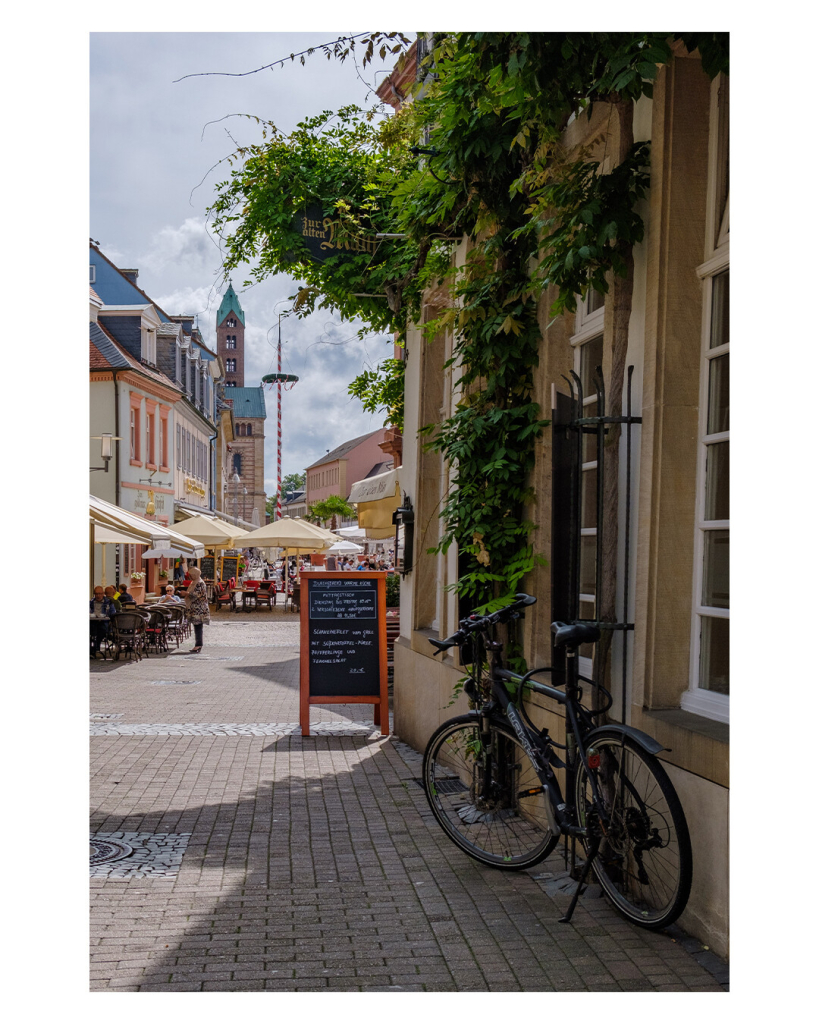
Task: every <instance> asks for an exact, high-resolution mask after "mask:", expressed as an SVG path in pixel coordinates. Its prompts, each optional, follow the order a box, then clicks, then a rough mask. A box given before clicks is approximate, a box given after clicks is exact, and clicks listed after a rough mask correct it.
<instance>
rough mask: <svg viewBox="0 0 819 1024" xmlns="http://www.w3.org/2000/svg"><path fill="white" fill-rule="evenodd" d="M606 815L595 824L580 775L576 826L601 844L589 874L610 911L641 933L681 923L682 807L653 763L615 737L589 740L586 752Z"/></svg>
mask: <svg viewBox="0 0 819 1024" xmlns="http://www.w3.org/2000/svg"><path fill="white" fill-rule="evenodd" d="M586 754H587V758H588V760H589V767H590V770H591V773H592V774H593V775H594V777H595V780H596V782H597V786H598V790H599V793H600V796H601V798H602V800H603V803H604V805H605V807H606V811H607V813H608V816H609V825H608V828H607V829H606V832H605V834H604V833H603V830H602V828H601V827H600V824H599V822H598V820H597V814H596V811H595V808H594V803H593V800H592V789H591V783H590V781H589V777H588V775H587V773H586V770H585V768H584V767H583V766H582V765H581V766H580V768H579V770H578V773H577V776H576V792H575V799H576V806H577V813H578V818H579V820H580V824H581V825H584V826H585V827H586V828H587V829H588V830H589V838H588V839H587V840H585V841H584V843H585V846H586V849H587V851H588V847H589V843H590V841H591V840H592V837H594V836H598V837H599V838H600V848H599V852H598V854H597V856H596V857H595V859H594V862H593V865H592V866H593V869H594V873H595V875H596V876H597V879H598V881H599V882H600V885H601V886H602V887H603V890H604V892H605V893H606V894H607V896H608V897H609V898H610V899H611V901H612V903H614V905H615V907H617V909H618V910H619V911H620V912H621V913H622V914H623V915H624V916H625V917H627V918H628V919H629V920H630V921H634V923H635V924H638V925H641V926H642V927H644V928H663V927H665V926H666V925H669V924H671V922H672V921H676V919H677V918H678V917H679V916H680V914H681V913H682V911H683V909H684V908H685V905H686V903H687V902H688V896H689V893H690V891H691V871H692V857H691V841H690V839H689V836H688V826H687V825H686V821H685V815H684V814H683V810H682V805H681V804H680V800H679V797H678V796H677V794H676V792H675V790H674V787H673V785H672V784H671V780H670V779H669V778H668V775H667V774H666V772H665V769H664V768H663V767H662V765H661V764H660V762H659V761H658V760H657V758H656V757H654V756H653V755H652V754H649V753H648V752H647V751H645V750H643V749H642V748H641V747H639V746H638V745H637V744H636V743H634V742H633V741H631V740H628V739H624V738H623V737H622V736H621V735H619V734H617V733H612V734H611V735H610V736H606V735H600V736H596V737H594V738H593V739H592V741H591V743H590V745H589V748H588V750H587V751H586Z"/></svg>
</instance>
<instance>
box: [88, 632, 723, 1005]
mask: <svg viewBox="0 0 819 1024" xmlns="http://www.w3.org/2000/svg"><path fill="white" fill-rule="evenodd" d="M263 616H265V618H264V619H263ZM226 619H227V616H224V618H222V619H220V618H217V619H216V621H215V622H214V623H213V624H212V625H211V626H209V627H206V628H205V649H204V651H203V652H202V654H201V655H189V654H187V653H186V652H187V651H188V650H189V649H190V647H191V646H192V641H190V640H189V641H186V642H185V643H184V644H183V645H182V646H181V647H180V648H179V651H178V652H177V651H176V650H175V649H173V650H172V651H171V652H170V653H169V654H167V655H163V656H151V657H150V658H148V659H145V660H143V661H142V662H139V663H134V662H118V663H113V662H110V661H109V662H102V661H97V662H94V663H93V664H92V665H91V705H90V709H89V712H90V726H91V733H92V736H91V740H90V749H91V793H92V812H91V829H90V831H91V837H92V842H96V843H97V847H96V849H97V852H98V854H99V855H100V856H104V851H105V849H108V848H109V847H110V848H111V849H112V850H118V851H119V855H118V859H116V860H111V861H110V862H108V863H107V864H102V865H101V864H99V863H96V864H93V865H92V867H91V880H90V885H91V914H92V920H91V970H90V987H91V990H92V991H102V990H107V991H113V990H116V991H123V992H137V991H139V992H159V991H168V992H188V991H197V992H198V991H202V992H208V991H218V992H227V991H246V990H247V991H279V992H283V991H345V992H346V991H367V992H388V991H396V992H399V991H418V992H435V991H449V992H454V991H457V992H466V991H498V992H501V991H504V992H505V991H529V992H536V991H571V992H574V991H595V992H600V991H611V992H623V991H640V992H643V991H715V992H720V991H724V990H725V989H726V988H727V969H726V967H725V965H723V964H721V963H720V962H718V961H716V958H714V957H713V956H711V955H710V954H708V953H704V952H703V950H702V947H701V946H700V945H699V944H697V943H695V942H693V941H692V940H689V939H686V937H685V936H684V935H683V934H682V933H681V932H679V931H677V930H674V929H672V930H670V932H669V933H653V932H647V931H644V930H642V929H639V928H635V927H633V926H632V925H630V924H629V923H628V922H626V921H624V920H623V919H622V918H620V917H619V915H618V914H617V913H616V912H615V911H614V910H612V909H611V907H610V906H609V905H608V904H607V902H606V901H605V900H604V899H603V898H600V897H599V896H595V895H594V894H593V891H592V890H590V893H589V894H586V895H584V897H583V898H582V899H581V901H580V904H579V905H578V908H577V910H576V912H575V915H574V918H573V921H572V923H571V924H569V925H565V924H560V923H559V922H558V918H559V917H560V916H561V914H562V913H563V912H564V911H565V909H566V907H567V905H568V900H569V896H568V895H567V894H566V890H567V888H570V884H569V883H568V879H567V877H566V875H565V873H564V864H563V861H562V859H561V858H560V857H559V856H558V855H556V854H555V855H553V856H552V857H551V858H549V859H548V860H546V861H544V862H543V863H542V864H539V865H538V866H537V867H536V868H533V869H531V870H529V871H527V872H499V871H493V870H491V869H489V868H484V867H482V866H481V865H479V864H477V863H476V862H474V861H472V860H470V859H469V858H468V857H466V856H465V855H462V854H461V853H460V852H459V851H458V850H457V849H456V848H455V847H454V846H452V844H451V843H449V842H448V840H447V839H446V838H445V837H444V835H443V833H442V832H441V831H440V829H439V828H438V826H437V825H436V824H435V822H434V820H433V819H432V816H431V814H430V812H429V811H428V808H427V805H426V800H425V798H424V793H423V790H422V789H421V787H420V786H419V785H418V783H417V782H416V780H417V779H418V777H419V776H420V755H419V754H417V753H416V752H415V751H413V750H412V749H411V748H409V747H407V746H406V745H405V744H403V743H401V742H400V741H398V740H397V739H396V738H394V737H391V738H385V737H382V736H381V735H380V732H378V731H377V730H376V729H375V728H374V726H373V719H372V707H371V706H370V705H361V704H359V705H328V706H326V707H313V709H312V712H311V730H312V732H313V734H312V735H311V736H309V737H302V736H301V735H300V731H299V729H298V725H297V723H298V647H297V646H294V644H297V643H298V637H297V634H296V635H295V636H294V630H293V627H294V626H295V623H294V622H293V621H286V620H284V617H283V616H281V617H280V616H278V615H265V613H259V614H258V618H254V616H253V615H248V616H246V617H244V616H239V615H237V616H235V618H234V617H233V616H231V617H230V619H229V621H225V620H226ZM160 681H161V682H163V683H164V685H161V686H160V685H156V684H157V683H158V682H160ZM194 682H195V683H196V685H191V684H192V683H194ZM177 684H178V685H177ZM184 684H188V685H184ZM105 844H108V846H107V847H106V845H105ZM129 849H130V850H131V852H130V853H128V852H127V851H128V850H129ZM115 855H116V854H115ZM709 956H710V957H711V959H710V962H709V960H708V957H709Z"/></svg>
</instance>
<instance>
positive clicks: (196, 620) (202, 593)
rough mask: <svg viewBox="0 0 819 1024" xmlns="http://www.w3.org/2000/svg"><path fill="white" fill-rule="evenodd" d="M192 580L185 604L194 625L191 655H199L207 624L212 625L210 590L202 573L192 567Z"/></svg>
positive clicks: (190, 570)
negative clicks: (204, 628)
mask: <svg viewBox="0 0 819 1024" xmlns="http://www.w3.org/2000/svg"><path fill="white" fill-rule="evenodd" d="M188 575H189V576H190V578H191V585H190V586H189V587H188V593H187V594H186V596H185V603H186V604H187V606H188V618H189V619H190V621H191V622H192V623H193V639H194V647H193V650H192V651H191V654H198V653H199V652H200V651H201V650H202V647H203V646H204V644H203V638H202V632H203V627H204V625H205V623H207V624H208V625H210V608H209V607H208V588H207V587H206V586H205V584H204V582H203V580H202V572H201V570H199V569H197V567H196V566H195V565H192V566H191V567H190V569H188Z"/></svg>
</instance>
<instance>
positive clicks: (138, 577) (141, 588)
mask: <svg viewBox="0 0 819 1024" xmlns="http://www.w3.org/2000/svg"><path fill="white" fill-rule="evenodd" d="M131 596H132V597H133V599H134V600H135V601H136V603H137V604H141V603H142V601H143V600H144V598H145V573H144V572H132V573H131Z"/></svg>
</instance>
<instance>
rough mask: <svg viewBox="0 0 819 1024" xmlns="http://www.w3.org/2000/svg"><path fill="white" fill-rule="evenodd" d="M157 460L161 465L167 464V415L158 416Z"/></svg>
mask: <svg viewBox="0 0 819 1024" xmlns="http://www.w3.org/2000/svg"><path fill="white" fill-rule="evenodd" d="M159 461H160V463H161V464H162V465H163V466H167V465H168V420H167V417H165V416H162V415H160V417H159Z"/></svg>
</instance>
